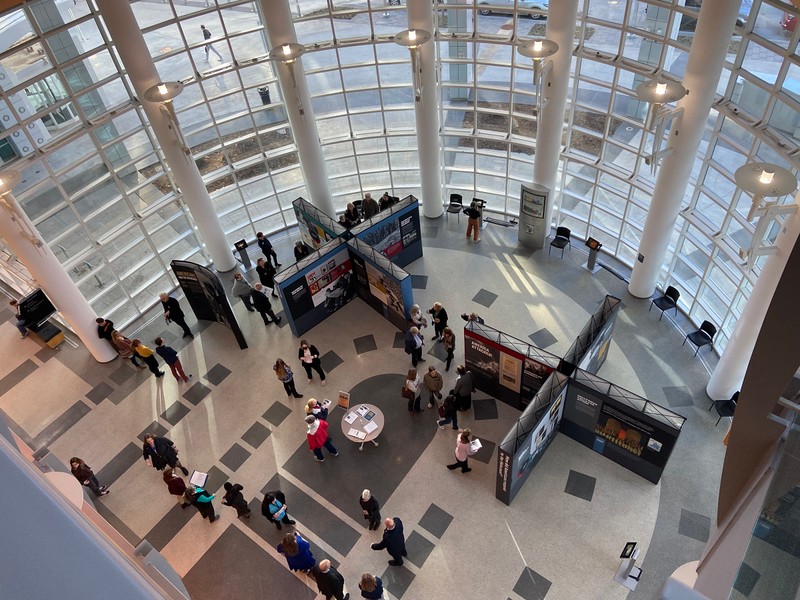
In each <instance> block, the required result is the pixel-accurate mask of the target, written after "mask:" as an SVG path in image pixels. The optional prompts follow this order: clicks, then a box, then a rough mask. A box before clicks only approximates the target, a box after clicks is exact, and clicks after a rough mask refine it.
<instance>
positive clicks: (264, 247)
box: [256, 231, 281, 269]
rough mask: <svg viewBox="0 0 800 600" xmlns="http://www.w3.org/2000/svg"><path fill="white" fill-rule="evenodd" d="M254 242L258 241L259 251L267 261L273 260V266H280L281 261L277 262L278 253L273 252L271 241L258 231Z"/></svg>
mask: <svg viewBox="0 0 800 600" xmlns="http://www.w3.org/2000/svg"><path fill="white" fill-rule="evenodd" d="M256 242H258V247H259V248H261V252H262V253H263V254H264V256H265V257H266V259H267V261H268V262H272V261H273V260H274V261H275V268H276V269H277V268H278V267H280V266H281V263H279V262H278V255H277V254H275V249H274V248H273V247H272V242H270V241H269V240H268V239H267V236H265V235H264V234H263V233H261V232H260V231H259V232H258V233H257V234H256Z"/></svg>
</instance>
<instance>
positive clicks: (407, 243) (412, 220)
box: [350, 196, 422, 267]
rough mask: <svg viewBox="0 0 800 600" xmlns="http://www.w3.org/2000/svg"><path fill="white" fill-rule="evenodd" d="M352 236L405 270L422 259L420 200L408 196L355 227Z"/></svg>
mask: <svg viewBox="0 0 800 600" xmlns="http://www.w3.org/2000/svg"><path fill="white" fill-rule="evenodd" d="M350 233H351V234H352V235H353V236H354V237H356V238H358V239H359V240H360V241H362V242H364V243H365V244H368V245H369V246H371V247H372V248H373V249H374V250H376V251H378V252H380V253H381V254H383V255H384V256H385V257H386V258H388V259H389V260H390V261H392V262H393V263H394V264H396V265H398V266H400V267H405V266H406V265H408V264H410V263H412V262H414V261H415V260H417V259H418V258H420V257H421V256H422V235H421V233H420V225H419V201H418V200H417V199H416V198H415V197H414V196H406V197H405V198H403V200H402V201H400V202H398V203H397V204H395V205H393V206H391V207H390V208H388V209H385V210H382V211H381V212H379V213H378V214H377V215H375V216H374V217H372V218H371V219H370V220H368V221H365V222H364V223H362V224H361V225H359V226H358V227H354V228H353V229H351V230H350Z"/></svg>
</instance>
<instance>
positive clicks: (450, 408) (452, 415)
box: [436, 393, 458, 430]
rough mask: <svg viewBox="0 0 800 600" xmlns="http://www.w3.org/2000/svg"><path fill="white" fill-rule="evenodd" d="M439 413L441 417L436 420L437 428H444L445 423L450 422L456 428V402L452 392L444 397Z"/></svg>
mask: <svg viewBox="0 0 800 600" xmlns="http://www.w3.org/2000/svg"><path fill="white" fill-rule="evenodd" d="M440 414H441V418H440V419H439V420H437V421H436V424H437V425H438V426H439V429H444V426H445V425H447V424H448V423H452V425H453V429H455V430H458V403H457V402H456V397H455V396H454V395H453V394H452V393H450V394H448V395H447V396H446V397H445V399H444V402H443V403H442V408H441V412H440Z"/></svg>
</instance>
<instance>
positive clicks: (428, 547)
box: [406, 531, 435, 568]
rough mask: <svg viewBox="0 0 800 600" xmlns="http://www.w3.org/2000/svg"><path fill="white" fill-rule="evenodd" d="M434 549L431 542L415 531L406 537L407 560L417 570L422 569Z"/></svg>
mask: <svg viewBox="0 0 800 600" xmlns="http://www.w3.org/2000/svg"><path fill="white" fill-rule="evenodd" d="M434 548H435V546H434V545H433V544H432V543H431V542H429V541H428V540H427V539H426V538H425V537H424V536H423V535H420V534H419V533H417V532H416V531H412V532H411V533H410V534H409V535H407V536H406V551H407V552H408V557H407V559H408V560H409V561H411V563H412V564H414V565H416V566H417V567H419V568H422V565H424V564H425V561H426V560H428V557H429V556H430V555H431V552H433V549H434Z"/></svg>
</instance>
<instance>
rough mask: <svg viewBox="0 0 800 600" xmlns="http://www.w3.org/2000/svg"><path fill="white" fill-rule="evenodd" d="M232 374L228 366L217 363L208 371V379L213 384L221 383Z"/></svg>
mask: <svg viewBox="0 0 800 600" xmlns="http://www.w3.org/2000/svg"><path fill="white" fill-rule="evenodd" d="M230 374H231V371H230V369H228V368H226V367H225V366H223V365H221V364H220V363H217V364H216V365H214V366H213V367H211V370H209V372H208V373H206V377H205V378H206V380H207V381H208V382H209V383H211V384H212V385H219V384H220V383H222V382H223V381H224V380H225V378H226V377H227V376H228V375H230Z"/></svg>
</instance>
